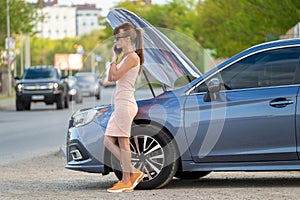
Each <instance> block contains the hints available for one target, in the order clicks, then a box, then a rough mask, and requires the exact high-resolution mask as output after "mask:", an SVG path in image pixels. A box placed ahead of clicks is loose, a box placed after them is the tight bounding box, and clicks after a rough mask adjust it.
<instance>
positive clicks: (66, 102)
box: [64, 95, 69, 108]
mask: <svg viewBox="0 0 300 200" xmlns="http://www.w3.org/2000/svg"><path fill="white" fill-rule="evenodd" d="M64 104H65V105H64V106H65V108H69V96H68V95H66V96H65V100H64Z"/></svg>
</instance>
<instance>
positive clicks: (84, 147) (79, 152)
mask: <svg viewBox="0 0 300 200" xmlns="http://www.w3.org/2000/svg"><path fill="white" fill-rule="evenodd" d="M103 140H104V129H103V128H101V126H100V125H99V124H97V123H96V122H94V121H92V122H91V123H89V124H87V125H85V126H82V127H77V128H76V127H71V128H69V130H68V135H67V147H66V148H67V149H66V154H67V165H66V166H65V167H66V168H67V169H72V170H78V171H85V172H91V173H102V174H107V173H108V169H107V168H106V167H105V164H104V163H105V147H104V145H103Z"/></svg>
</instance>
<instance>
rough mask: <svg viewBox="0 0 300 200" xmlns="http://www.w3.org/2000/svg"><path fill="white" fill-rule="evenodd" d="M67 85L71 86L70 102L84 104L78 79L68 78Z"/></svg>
mask: <svg viewBox="0 0 300 200" xmlns="http://www.w3.org/2000/svg"><path fill="white" fill-rule="evenodd" d="M67 83H68V86H69V97H70V101H75V102H76V103H82V102H83V97H82V91H81V89H80V87H79V85H78V82H77V79H76V78H75V77H74V76H69V77H68V78H67Z"/></svg>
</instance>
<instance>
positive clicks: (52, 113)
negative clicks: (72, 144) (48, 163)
mask: <svg viewBox="0 0 300 200" xmlns="http://www.w3.org/2000/svg"><path fill="white" fill-rule="evenodd" d="M113 92H114V87H109V88H103V89H102V97H101V99H100V100H97V99H96V98H94V97H84V99H83V103H82V104H76V103H75V102H70V106H69V108H68V109H63V110H56V105H55V104H54V105H45V104H44V103H32V105H31V110H30V111H22V112H17V111H16V110H15V102H14V101H15V100H14V99H11V100H9V101H8V100H6V101H0V108H1V110H0V126H1V129H0V158H1V159H0V166H3V165H5V164H7V163H9V162H11V161H16V160H24V159H28V158H32V157H36V156H41V155H46V154H48V153H51V152H57V151H58V150H59V149H63V148H64V145H65V141H66V133H67V126H68V119H69V117H70V116H71V115H72V113H73V112H75V111H76V110H78V109H81V108H87V107H94V106H99V105H103V104H110V103H111V102H112V95H113ZM149 97H151V93H150V90H148V89H138V90H137V91H136V98H137V99H144V98H149Z"/></svg>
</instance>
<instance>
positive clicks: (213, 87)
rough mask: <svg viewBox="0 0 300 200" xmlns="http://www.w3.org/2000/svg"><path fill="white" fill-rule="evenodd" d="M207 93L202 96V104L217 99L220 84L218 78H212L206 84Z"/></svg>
mask: <svg viewBox="0 0 300 200" xmlns="http://www.w3.org/2000/svg"><path fill="white" fill-rule="evenodd" d="M207 89H208V90H207V92H206V94H205V96H204V102H210V101H215V100H216V99H217V94H216V93H218V92H219V91H220V90H221V82H220V80H219V79H218V78H212V79H211V80H210V81H209V82H208V83H207Z"/></svg>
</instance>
